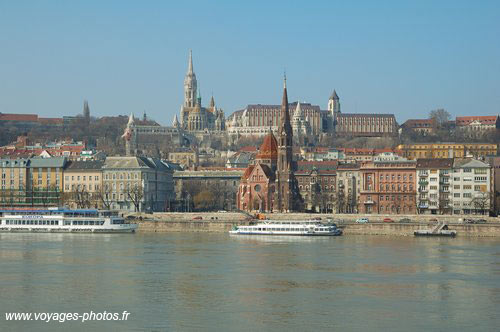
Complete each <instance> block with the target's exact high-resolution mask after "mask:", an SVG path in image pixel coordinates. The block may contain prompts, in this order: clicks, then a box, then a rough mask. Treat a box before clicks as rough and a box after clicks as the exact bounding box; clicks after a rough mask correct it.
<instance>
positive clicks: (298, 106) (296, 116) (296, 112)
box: [293, 101, 302, 119]
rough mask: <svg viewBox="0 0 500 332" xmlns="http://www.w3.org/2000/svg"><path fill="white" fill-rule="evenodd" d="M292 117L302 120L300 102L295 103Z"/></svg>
mask: <svg viewBox="0 0 500 332" xmlns="http://www.w3.org/2000/svg"><path fill="white" fill-rule="evenodd" d="M293 117H294V118H297V119H301V118H302V109H301V108H300V101H298V102H297V107H296V108H295V113H294V114H293Z"/></svg>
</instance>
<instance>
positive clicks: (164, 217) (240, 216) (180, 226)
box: [126, 212, 500, 237]
mask: <svg viewBox="0 0 500 332" xmlns="http://www.w3.org/2000/svg"><path fill="white" fill-rule="evenodd" d="M126 216H130V217H129V218H128V219H129V220H130V222H135V223H137V224H138V225H139V229H138V230H139V232H227V231H229V230H230V229H231V227H233V226H234V225H248V224H249V223H250V222H251V221H257V220H255V219H253V218H251V217H250V216H249V215H247V214H244V213H237V212H227V213H221V212H216V213H154V214H129V215H126ZM266 217H267V218H269V219H272V220H285V219H291V220H300V219H312V218H322V220H323V221H326V220H327V219H328V218H331V219H333V220H334V221H335V222H336V223H337V224H338V226H339V227H341V228H343V229H344V234H345V235H392V236H413V232H414V231H416V230H418V229H426V228H429V227H431V226H432V225H433V224H435V223H436V222H435V221H434V220H432V219H437V220H439V221H445V222H447V223H449V224H450V226H451V227H452V228H453V229H455V230H456V231H457V233H458V236H473V237H483V236H484V237H500V218H492V217H485V216H479V215H472V216H449V215H447V216H441V215H397V216H394V215H387V216H386V215H362V214H335V215H332V214H307V213H289V214H285V213H279V214H277V213H275V214H266ZM362 217H366V218H368V219H369V222H368V223H366V224H359V223H356V222H355V221H356V219H358V218H362ZM464 217H465V218H471V219H479V218H482V219H486V220H487V222H486V223H484V224H464V223H463V221H462V220H461V219H463V218H464ZM384 218H391V219H392V220H394V222H383V220H384ZM403 218H408V219H410V221H411V222H409V223H400V222H398V221H399V220H400V219H403Z"/></svg>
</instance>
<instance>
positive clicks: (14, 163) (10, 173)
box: [0, 158, 29, 207]
mask: <svg viewBox="0 0 500 332" xmlns="http://www.w3.org/2000/svg"><path fill="white" fill-rule="evenodd" d="M28 164H29V159H27V158H18V159H9V158H1V159H0V174H1V175H0V176H1V181H2V182H1V187H0V206H2V207H16V206H25V205H26V203H25V202H26V193H25V189H26V178H27V175H28V167H27V166H28Z"/></svg>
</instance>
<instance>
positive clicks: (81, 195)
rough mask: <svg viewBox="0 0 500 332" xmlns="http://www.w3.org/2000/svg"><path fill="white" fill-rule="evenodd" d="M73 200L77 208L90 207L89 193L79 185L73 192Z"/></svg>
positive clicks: (90, 198)
mask: <svg viewBox="0 0 500 332" xmlns="http://www.w3.org/2000/svg"><path fill="white" fill-rule="evenodd" d="M73 201H74V202H75V204H76V207H77V208H78V209H88V208H90V207H92V197H91V194H90V193H89V192H88V191H87V190H85V189H83V188H82V187H80V186H77V187H76V190H75V191H74V192H73Z"/></svg>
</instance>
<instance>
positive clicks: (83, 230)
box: [0, 224, 137, 234]
mask: <svg viewBox="0 0 500 332" xmlns="http://www.w3.org/2000/svg"><path fill="white" fill-rule="evenodd" d="M136 229H137V225H135V224H131V225H127V227H116V228H88V227H81V228H62V227H59V228H56V227H54V228H48V227H45V228H42V227H37V228H35V227H32V228H27V227H22V228H21V227H2V228H0V233H105V234H110V233H134V232H135V231H136Z"/></svg>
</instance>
